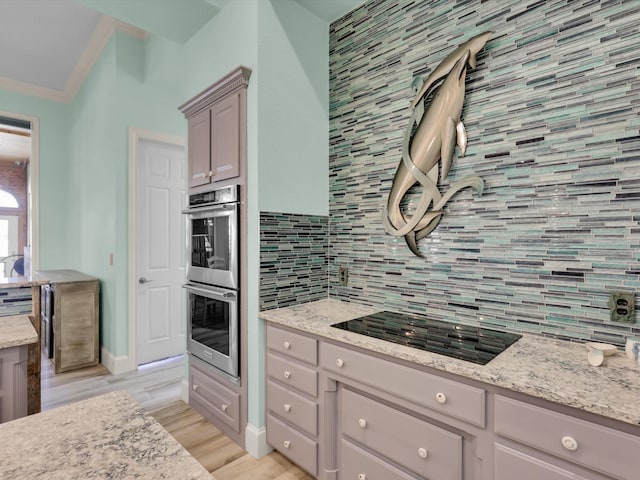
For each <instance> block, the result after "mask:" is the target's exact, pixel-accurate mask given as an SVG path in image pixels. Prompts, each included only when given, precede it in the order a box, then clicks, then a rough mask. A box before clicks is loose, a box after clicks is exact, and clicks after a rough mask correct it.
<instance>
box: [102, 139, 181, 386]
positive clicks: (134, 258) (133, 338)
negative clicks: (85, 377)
mask: <svg viewBox="0 0 640 480" xmlns="http://www.w3.org/2000/svg"><path fill="white" fill-rule="evenodd" d="M140 140H150V141H152V142H158V143H166V144H168V145H173V146H177V147H183V148H185V147H186V141H185V139H184V137H180V136H177V135H170V134H166V133H159V132H154V131H151V130H145V129H142V128H136V127H129V193H128V195H129V208H128V209H127V210H128V217H129V218H128V230H129V233H128V237H129V245H128V250H127V251H128V253H129V255H128V256H129V259H128V265H127V267H128V275H127V277H128V284H129V288H128V291H129V294H128V296H129V302H128V303H129V315H128V317H129V355H128V356H127V361H126V362H122V363H119V362H116V364H117V365H114V371H112V373H114V374H116V373H123V372H129V371H133V370H137V369H138V273H137V270H138V168H139V158H138V155H139V153H138V143H139V142H140ZM185 153H186V152H185ZM185 157H186V155H185ZM118 367H120V368H118Z"/></svg>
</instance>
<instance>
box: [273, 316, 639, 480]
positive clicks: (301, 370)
mask: <svg viewBox="0 0 640 480" xmlns="http://www.w3.org/2000/svg"><path fill="white" fill-rule="evenodd" d="M266 338H267V354H266V356H267V359H266V360H267V375H268V379H267V387H266V388H267V398H266V407H267V417H266V428H267V441H268V442H269V444H271V445H272V446H273V447H274V448H275V449H277V450H278V451H280V452H281V453H283V454H284V455H285V456H287V457H288V458H289V459H290V460H292V461H293V462H295V463H297V464H298V465H300V466H301V467H303V468H304V469H305V470H307V471H308V472H309V473H311V474H312V475H314V476H315V477H316V478H320V479H322V480H338V479H339V480H348V479H349V480H351V479H354V480H408V479H412V480H420V479H426V480H491V479H493V480H513V479H514V478H517V479H518V480H568V479H572V480H583V479H584V480H611V479H618V480H632V479H634V480H635V479H636V478H638V474H637V472H639V471H640V456H639V455H637V452H638V451H640V427H634V426H628V425H620V424H619V422H615V421H610V420H608V419H604V418H600V417H598V416H595V415H591V414H587V413H585V412H581V411H573V410H571V409H567V408H563V407H559V406H556V405H555V404H553V403H551V402H548V401H544V400H540V399H532V398H531V397H528V396H525V395H521V394H517V393H515V392H510V391H506V390H504V389H499V388H497V387H495V386H492V385H486V384H483V383H480V382H474V381H471V380H468V379H462V378H460V377H457V376H453V375H449V374H446V373H444V372H439V371H436V370H433V369H428V368H422V367H420V366H417V365H416V366H412V365H408V364H404V363H401V362H396V361H394V360H390V359H388V358H386V357H383V356H381V355H377V354H373V353H370V352H367V351H363V350H361V349H356V348H351V347H349V346H348V345H342V344H341V345H337V344H334V343H330V342H327V341H325V340H323V339H321V338H316V337H314V336H312V335H307V334H301V333H299V332H298V331H293V330H291V329H289V328H287V327H281V326H275V325H273V324H271V323H269V322H267V337H266ZM618 426H619V427H620V428H617V427H618Z"/></svg>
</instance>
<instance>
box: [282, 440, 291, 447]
mask: <svg viewBox="0 0 640 480" xmlns="http://www.w3.org/2000/svg"><path fill="white" fill-rule="evenodd" d="M283 445H284V448H289V447H290V446H291V442H290V441H289V440H285V441H284V442H283Z"/></svg>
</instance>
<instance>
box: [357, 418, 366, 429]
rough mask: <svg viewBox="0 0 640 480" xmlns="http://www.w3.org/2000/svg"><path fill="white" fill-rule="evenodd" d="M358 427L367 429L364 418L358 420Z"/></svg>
mask: <svg viewBox="0 0 640 480" xmlns="http://www.w3.org/2000/svg"><path fill="white" fill-rule="evenodd" d="M358 425H360V428H367V421H366V420H365V419H364V418H361V419H360V420H358Z"/></svg>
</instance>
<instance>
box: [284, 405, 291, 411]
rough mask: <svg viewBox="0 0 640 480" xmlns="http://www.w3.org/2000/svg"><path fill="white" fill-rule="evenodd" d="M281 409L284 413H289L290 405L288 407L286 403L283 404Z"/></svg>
mask: <svg viewBox="0 0 640 480" xmlns="http://www.w3.org/2000/svg"><path fill="white" fill-rule="evenodd" d="M283 408H284V411H285V412H287V413H289V412H290V411H291V405H289V404H288V403H285V404H284V407H283Z"/></svg>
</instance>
